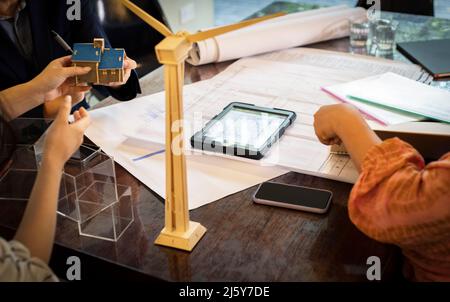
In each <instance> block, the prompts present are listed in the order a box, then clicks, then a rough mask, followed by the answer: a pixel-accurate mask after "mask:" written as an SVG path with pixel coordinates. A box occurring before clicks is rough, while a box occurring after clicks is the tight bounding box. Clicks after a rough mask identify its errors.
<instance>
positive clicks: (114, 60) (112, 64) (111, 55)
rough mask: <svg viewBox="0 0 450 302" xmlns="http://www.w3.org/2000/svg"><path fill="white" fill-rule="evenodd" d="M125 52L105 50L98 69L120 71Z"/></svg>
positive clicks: (121, 50)
mask: <svg viewBox="0 0 450 302" xmlns="http://www.w3.org/2000/svg"><path fill="white" fill-rule="evenodd" d="M124 57H125V50H123V49H112V48H105V51H104V52H103V56H102V59H101V61H100V65H99V66H98V69H121V68H123V59H124Z"/></svg>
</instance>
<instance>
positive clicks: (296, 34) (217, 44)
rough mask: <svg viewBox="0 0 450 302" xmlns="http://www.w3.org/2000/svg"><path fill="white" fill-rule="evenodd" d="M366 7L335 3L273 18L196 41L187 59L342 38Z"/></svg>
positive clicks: (229, 56)
mask: <svg viewBox="0 0 450 302" xmlns="http://www.w3.org/2000/svg"><path fill="white" fill-rule="evenodd" d="M366 19H367V13H366V11H365V10H364V9H363V8H360V7H356V8H350V7H346V6H335V7H329V8H321V9H316V10H311V11H305V12H300V13H295V14H289V15H286V16H282V17H278V18H275V19H271V20H268V21H265V22H261V23H258V24H256V25H252V26H249V27H246V28H243V29H240V30H237V31H234V32H230V33H226V34H223V35H220V36H217V37H214V38H212V39H208V40H205V41H200V42H197V43H195V44H194V46H193V48H192V50H191V51H190V53H189V58H188V62H189V63H190V64H192V65H202V64H207V63H213V62H222V61H227V60H232V59H237V58H242V57H247V56H253V55H257V54H261V53H266V52H271V51H275V50H280V49H285V48H291V47H296V46H302V45H307V44H311V43H317V42H321V41H327V40H331V39H338V38H343V37H346V36H348V35H349V33H350V22H349V21H364V20H366Z"/></svg>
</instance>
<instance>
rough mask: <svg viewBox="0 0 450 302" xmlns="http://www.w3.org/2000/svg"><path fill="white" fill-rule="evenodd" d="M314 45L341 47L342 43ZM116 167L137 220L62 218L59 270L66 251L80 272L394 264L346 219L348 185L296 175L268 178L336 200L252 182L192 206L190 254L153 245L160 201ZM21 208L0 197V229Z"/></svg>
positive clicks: (136, 274)
mask: <svg viewBox="0 0 450 302" xmlns="http://www.w3.org/2000/svg"><path fill="white" fill-rule="evenodd" d="M314 47H318V48H323V49H333V50H341V51H347V49H348V41H347V39H342V40H337V41H332V42H327V43H321V44H317V45H314ZM230 63H231V62H226V63H220V64H212V65H208V66H203V67H195V68H193V67H189V66H188V67H187V72H186V83H191V82H196V81H199V80H204V79H208V78H210V77H212V76H213V75H215V74H217V73H218V72H220V71H221V70H223V69H224V68H226V66H228V65H229V64H230ZM144 81H145V82H146V83H147V84H146V85H144V86H145V87H144V93H145V94H149V93H154V92H157V91H161V90H162V89H163V78H162V69H161V68H160V69H157V70H155V71H154V72H152V73H151V74H149V75H148V76H147V77H146V78H145V80H144ZM111 102H112V101H106V102H103V103H102V106H105V105H108V104H110V103H111ZM116 171H117V176H118V183H119V184H124V185H128V186H131V187H132V191H133V204H134V210H135V221H134V223H133V224H132V226H131V227H130V229H128V230H127V231H126V233H125V234H124V235H123V237H122V238H121V239H120V240H119V241H118V242H117V243H112V242H107V241H103V240H98V239H92V238H87V237H82V236H79V235H78V229H77V227H76V225H75V223H73V222H71V221H69V220H67V219H64V218H62V217H59V218H58V229H57V233H56V244H55V250H54V253H53V258H52V262H51V265H52V268H53V269H54V270H55V271H56V272H57V273H58V274H59V275H60V276H62V277H64V276H65V270H66V268H67V266H66V263H65V261H66V259H67V257H68V256H71V255H77V256H79V257H80V258H81V263H82V278H83V279H85V280H86V279H88V280H89V279H90V280H93V279H98V278H101V279H103V280H105V279H122V280H125V279H126V280H156V279H162V280H169V281H364V280H367V279H366V270H367V268H368V266H367V264H366V261H367V258H368V257H370V256H378V257H380V259H381V265H382V271H383V275H382V278H383V280H389V279H393V278H395V277H396V276H397V274H398V272H399V267H398V264H399V261H398V256H399V253H398V250H397V249H396V248H394V247H393V246H389V245H384V244H381V243H378V242H376V241H374V240H371V239H369V238H368V237H366V236H365V235H364V234H362V233H361V232H359V231H358V230H357V229H356V228H355V227H354V226H353V224H352V223H351V222H350V220H349V217H348V214H347V206H346V204H347V200H348V196H349V192H350V190H351V185H349V184H346V183H341V182H336V181H331V180H327V179H321V178H317V177H312V176H307V175H301V174H297V173H288V174H286V175H283V176H281V177H278V178H276V179H275V181H277V182H282V183H289V184H297V185H304V186H311V187H316V188H321V189H327V190H331V191H332V192H333V194H334V196H333V203H332V206H331V208H330V211H329V212H328V213H327V214H325V215H317V214H309V213H303V212H300V211H294V210H287V209H281V208H275V207H269V206H264V205H257V204H254V203H253V202H252V199H251V196H252V194H253V193H254V192H255V190H256V188H257V187H256V186H255V187H252V188H248V189H246V190H244V191H242V192H239V193H236V194H233V195H231V196H228V197H226V198H223V199H221V200H218V201H216V202H213V203H211V204H208V205H206V206H203V207H201V208H199V209H196V210H193V211H191V218H192V220H194V221H198V222H201V223H202V224H203V225H204V226H205V227H206V228H207V229H208V232H207V233H206V235H205V237H204V238H203V239H202V240H201V241H200V242H199V244H198V246H197V247H196V248H195V250H194V251H193V252H192V253H187V252H183V251H179V250H173V249H170V248H166V247H161V246H156V245H154V243H153V242H154V240H155V239H156V237H157V235H158V234H159V232H160V231H161V229H162V227H163V225H164V201H163V200H162V199H161V198H160V197H159V196H158V195H156V194H155V193H153V192H152V191H151V190H150V189H149V188H147V187H145V186H144V185H143V184H141V183H140V182H139V181H138V180H136V179H135V178H134V177H133V176H132V175H130V174H129V173H128V172H127V171H125V170H124V169H123V168H121V167H120V166H118V165H117V170H116ZM12 189H13V188H12ZM24 207H25V202H17V201H5V200H3V201H1V203H0V221H1V224H0V226H1V228H0V232H1V234H2V236H8V235H12V233H13V231H14V229H15V228H16V227H17V225H18V223H19V221H20V218H21V215H22V213H23V210H24Z"/></svg>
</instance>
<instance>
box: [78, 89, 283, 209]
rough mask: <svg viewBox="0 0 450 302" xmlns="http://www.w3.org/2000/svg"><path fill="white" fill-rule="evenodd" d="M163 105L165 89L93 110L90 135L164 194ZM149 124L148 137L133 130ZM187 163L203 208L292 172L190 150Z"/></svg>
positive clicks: (192, 193) (195, 203)
mask: <svg viewBox="0 0 450 302" xmlns="http://www.w3.org/2000/svg"><path fill="white" fill-rule="evenodd" d="M202 84H204V83H202ZM202 84H201V85H193V87H192V88H191V87H189V86H188V87H186V88H185V99H186V100H187V101H188V100H189V99H190V98H193V97H195V93H194V94H190V91H194V90H196V91H195V92H198V91H202V90H203V89H202V88H201V86H202ZM195 86H197V88H196V87H195ZM162 108H164V94H163V93H158V94H156V95H153V96H148V97H144V98H140V99H136V100H133V101H130V102H124V103H119V104H116V105H112V106H108V107H105V108H101V109H97V110H93V111H92V112H91V117H92V121H93V122H92V125H91V126H90V127H89V129H88V130H87V132H86V135H87V136H88V137H89V138H90V139H91V140H92V141H94V142H95V143H96V144H97V145H99V146H100V147H101V148H102V149H103V150H104V151H105V152H106V153H107V154H109V155H111V156H113V157H114V160H115V161H116V162H117V163H119V164H120V165H121V166H123V167H124V168H125V169H126V170H128V171H129V172H130V173H131V174H133V175H134V176H135V177H136V178H137V179H139V180H140V181H142V182H143V183H144V184H145V185H147V186H148V187H149V188H151V189H152V190H153V191H155V192H156V193H157V194H158V195H160V196H162V197H164V196H165V156H164V153H159V154H158V153H157V152H158V151H161V150H164V144H163V141H164V132H163V130H162V131H160V130H159V129H161V128H163V127H164V117H163V114H164V112H161V109H162ZM146 127H148V128H147V129H148V130H149V131H148V132H145V135H144V136H143V137H144V138H145V139H141V138H140V137H139V135H136V136H135V137H133V136H132V135H131V134H133V133H136V130H137V129H142V128H146ZM151 129H155V131H154V132H153V131H151ZM140 134H141V135H142V133H140ZM147 134H149V135H148V136H147ZM155 152H156V155H154V156H151V157H147V158H145V159H141V160H139V158H140V157H143V156H145V155H147V154H149V153H155ZM186 163H187V171H188V198H189V209H195V208H198V207H200V206H202V205H204V204H207V203H209V202H212V201H215V200H218V199H220V198H223V197H225V196H228V195H230V194H233V193H236V192H239V191H241V190H244V189H246V188H248V187H251V186H254V185H256V184H259V183H261V182H264V181H267V180H269V179H271V178H274V177H277V176H279V175H282V174H284V173H286V172H287V170H284V169H281V168H277V167H261V166H259V165H254V164H250V163H245V162H238V161H234V160H232V159H227V158H221V157H216V156H208V155H199V154H192V155H188V156H187V157H186Z"/></svg>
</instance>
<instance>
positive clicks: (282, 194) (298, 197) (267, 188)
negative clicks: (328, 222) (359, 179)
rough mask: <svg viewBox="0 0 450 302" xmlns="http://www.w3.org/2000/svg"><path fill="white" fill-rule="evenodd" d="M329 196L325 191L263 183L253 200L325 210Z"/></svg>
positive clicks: (329, 193)
mask: <svg viewBox="0 0 450 302" xmlns="http://www.w3.org/2000/svg"><path fill="white" fill-rule="evenodd" d="M331 195H332V194H331V192H329V191H325V190H319V189H313V188H307V187H301V186H293V185H285V184H279V183H273V182H265V183H263V184H261V186H260V188H259V190H258V192H256V194H255V198H256V199H261V200H268V201H276V202H281V203H289V204H293V205H297V206H303V207H308V208H317V209H326V208H327V206H328V203H329V201H330V198H331Z"/></svg>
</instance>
